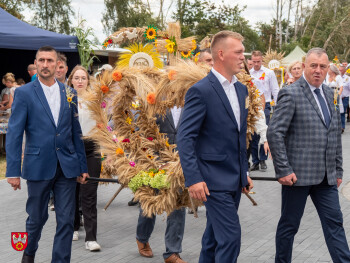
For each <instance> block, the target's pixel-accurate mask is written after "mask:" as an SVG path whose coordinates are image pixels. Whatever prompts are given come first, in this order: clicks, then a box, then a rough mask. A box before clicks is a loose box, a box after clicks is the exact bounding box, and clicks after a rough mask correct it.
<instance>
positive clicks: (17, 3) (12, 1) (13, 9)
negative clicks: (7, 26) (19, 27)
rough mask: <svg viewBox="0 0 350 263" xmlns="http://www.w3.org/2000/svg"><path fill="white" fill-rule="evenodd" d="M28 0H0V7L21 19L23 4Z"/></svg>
mask: <svg viewBox="0 0 350 263" xmlns="http://www.w3.org/2000/svg"><path fill="white" fill-rule="evenodd" d="M29 1H30V0H1V1H0V7H1V8H2V9H4V10H5V11H6V12H8V13H10V14H11V15H13V16H15V17H17V18H18V19H23V15H22V14H21V12H22V11H23V4H24V3H28V2H29Z"/></svg>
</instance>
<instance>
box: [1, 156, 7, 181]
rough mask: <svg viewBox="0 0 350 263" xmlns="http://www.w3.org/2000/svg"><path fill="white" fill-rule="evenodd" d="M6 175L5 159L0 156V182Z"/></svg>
mask: <svg viewBox="0 0 350 263" xmlns="http://www.w3.org/2000/svg"><path fill="white" fill-rule="evenodd" d="M5 173H6V157H5V156H4V155H0V180H2V179H4V178H5Z"/></svg>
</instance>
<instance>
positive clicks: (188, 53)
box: [181, 50, 192, 59]
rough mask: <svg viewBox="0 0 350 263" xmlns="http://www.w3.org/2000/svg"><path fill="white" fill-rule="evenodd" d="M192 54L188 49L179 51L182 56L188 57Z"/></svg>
mask: <svg viewBox="0 0 350 263" xmlns="http://www.w3.org/2000/svg"><path fill="white" fill-rule="evenodd" d="M191 56H192V53H191V50H189V51H181V57H182V58H185V59H186V58H190V57H191Z"/></svg>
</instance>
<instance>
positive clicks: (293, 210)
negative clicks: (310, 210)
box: [275, 177, 350, 263]
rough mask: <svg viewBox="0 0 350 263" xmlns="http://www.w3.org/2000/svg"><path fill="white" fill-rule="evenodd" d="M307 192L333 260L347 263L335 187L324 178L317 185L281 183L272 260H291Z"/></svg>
mask: <svg viewBox="0 0 350 263" xmlns="http://www.w3.org/2000/svg"><path fill="white" fill-rule="evenodd" d="M309 195H310V197H311V200H312V202H313V203H314V205H315V207H316V210H317V213H318V215H319V217H320V220H321V225H322V229H323V234H324V237H325V240H326V244H327V247H328V250H329V253H330V255H331V257H332V260H333V262H335V263H344V262H350V252H349V247H348V243H347V241H346V236H345V231H344V228H343V215H342V212H341V210H340V204H339V196H338V189H337V186H336V185H328V183H327V177H325V179H324V180H323V181H322V182H321V183H320V184H318V185H312V186H285V185H282V211H281V218H280V220H279V223H278V227H277V233H276V258H275V262H276V263H290V262H291V260H292V249H293V241H294V236H295V234H296V233H297V232H298V229H299V225H300V220H301V217H302V216H303V213H304V208H305V204H306V200H307V197H308V196H309Z"/></svg>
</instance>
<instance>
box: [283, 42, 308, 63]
mask: <svg viewBox="0 0 350 263" xmlns="http://www.w3.org/2000/svg"><path fill="white" fill-rule="evenodd" d="M305 55H306V53H305V52H304V50H302V49H301V48H300V47H299V46H296V47H295V48H294V50H293V51H292V52H290V53H289V54H288V56H286V57H285V58H284V59H283V61H282V63H283V65H284V66H288V65H290V64H291V63H293V62H294V61H302V59H303V57H304V56H305Z"/></svg>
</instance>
